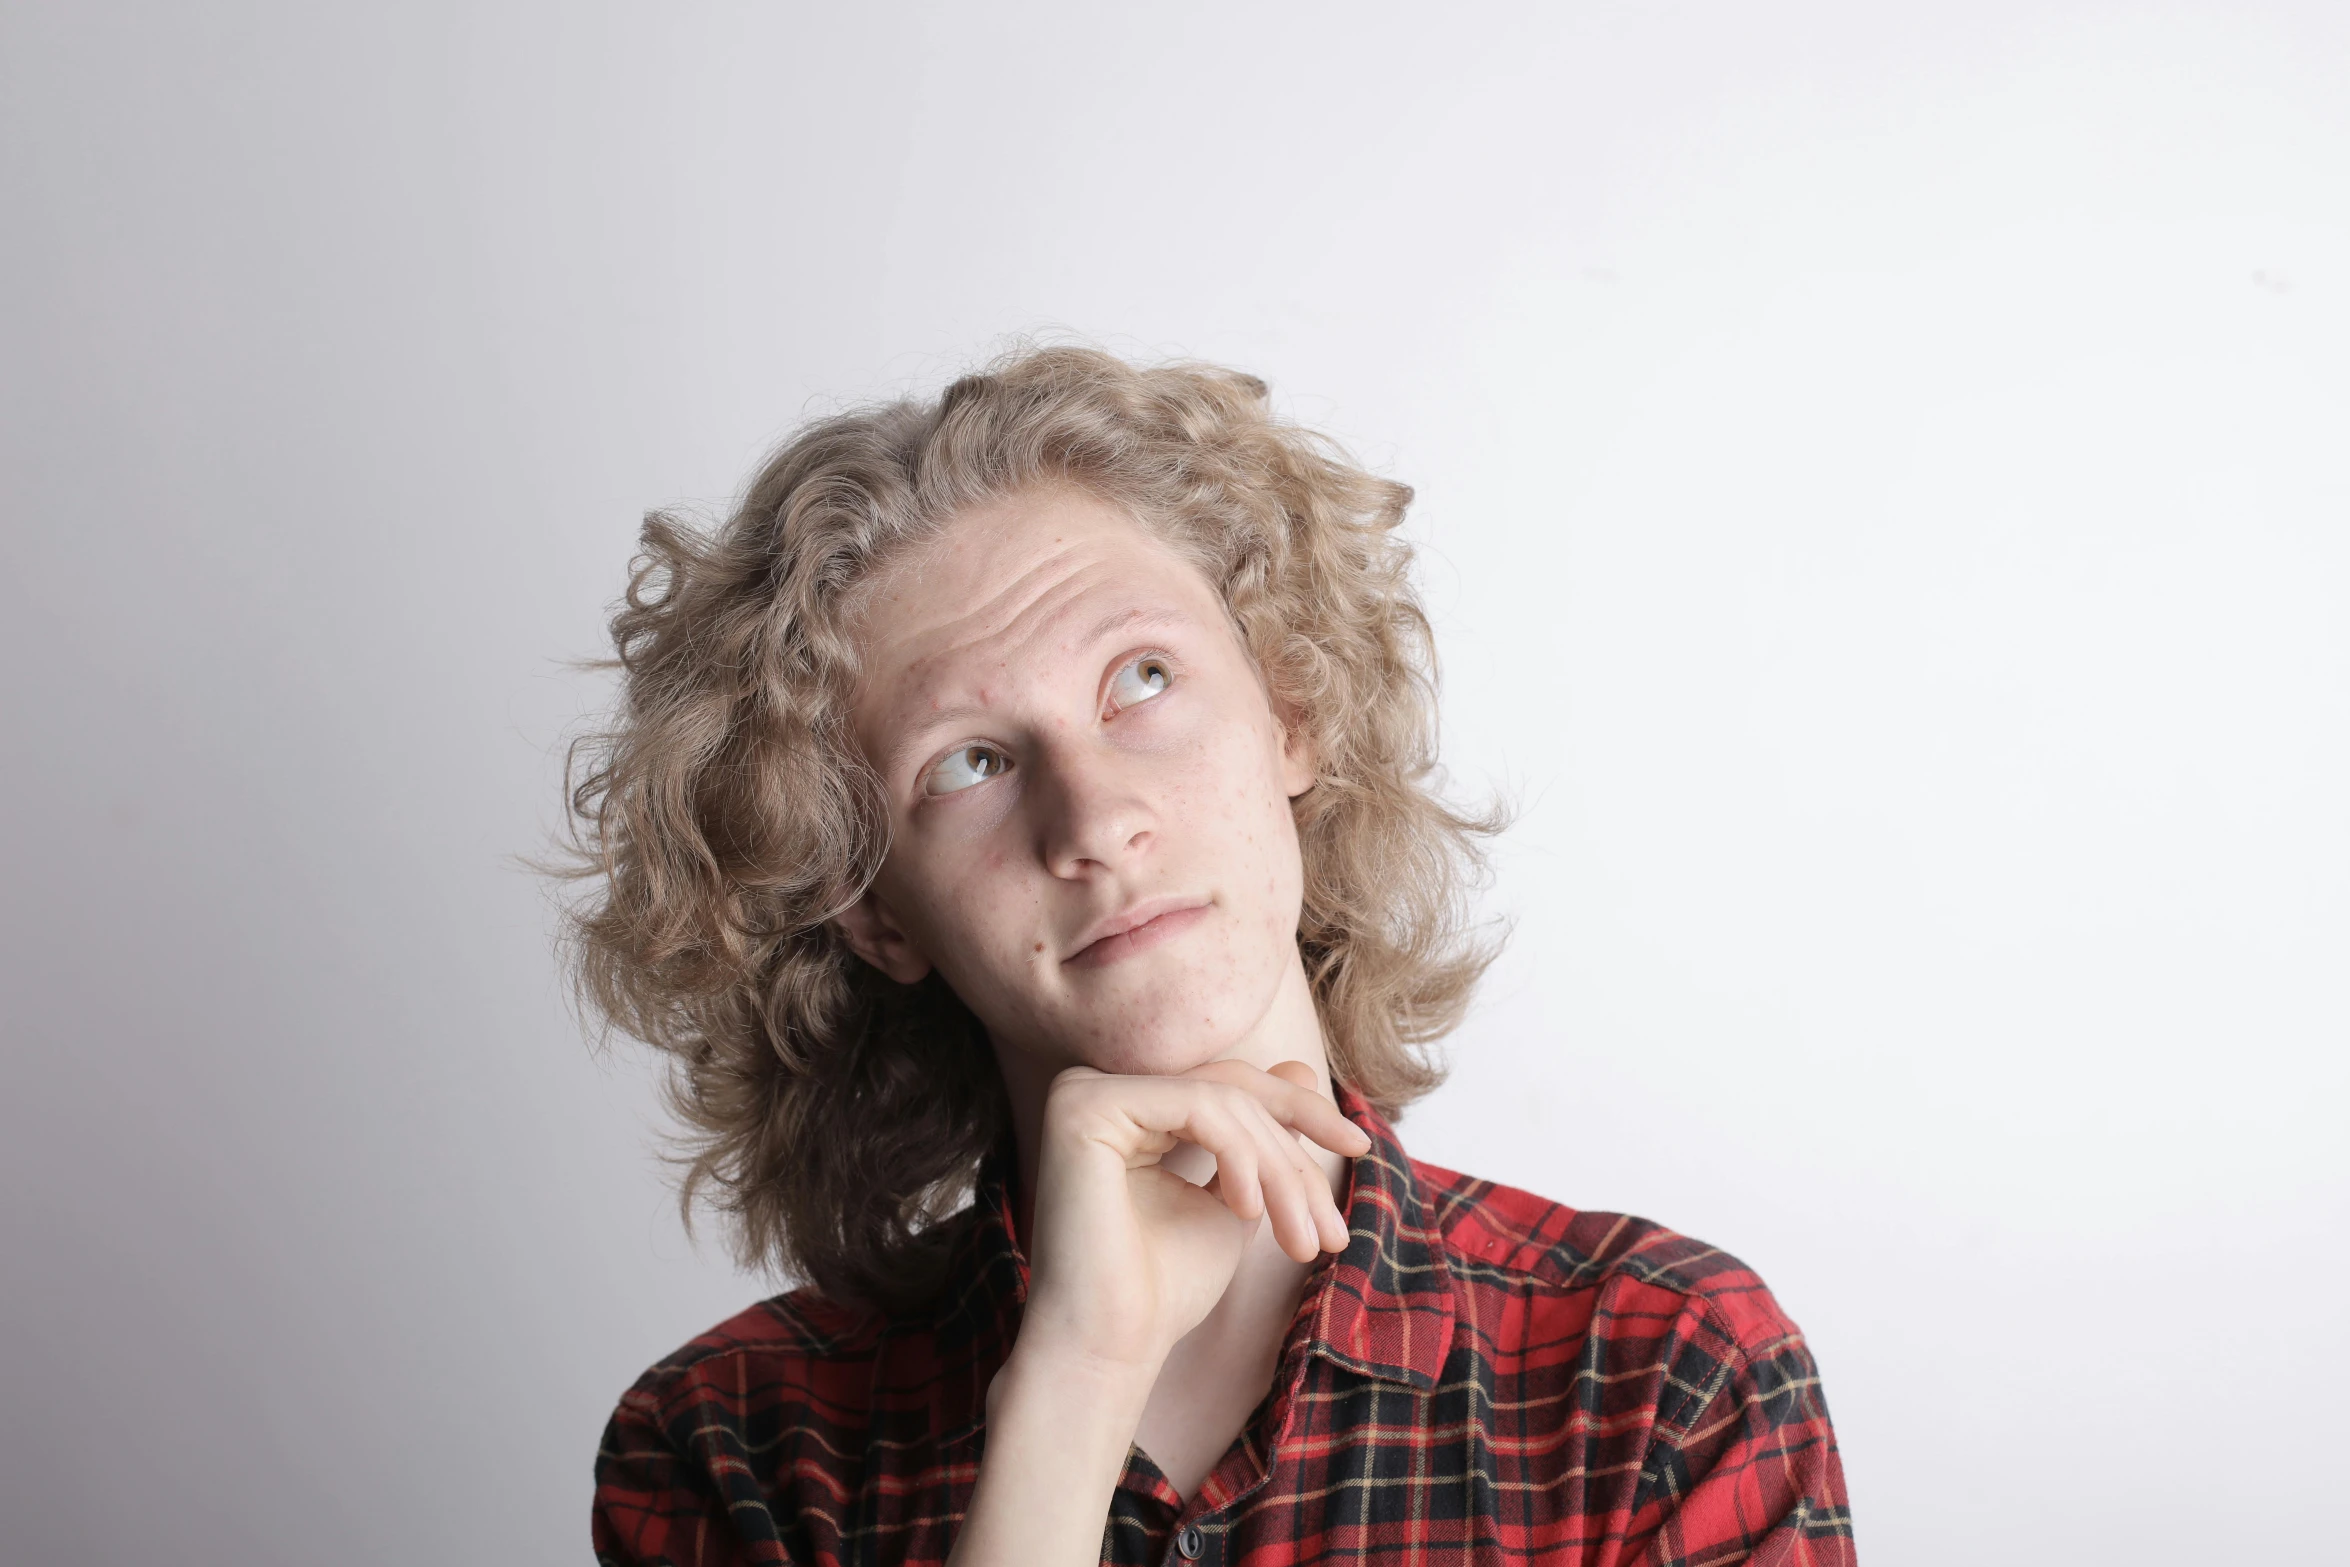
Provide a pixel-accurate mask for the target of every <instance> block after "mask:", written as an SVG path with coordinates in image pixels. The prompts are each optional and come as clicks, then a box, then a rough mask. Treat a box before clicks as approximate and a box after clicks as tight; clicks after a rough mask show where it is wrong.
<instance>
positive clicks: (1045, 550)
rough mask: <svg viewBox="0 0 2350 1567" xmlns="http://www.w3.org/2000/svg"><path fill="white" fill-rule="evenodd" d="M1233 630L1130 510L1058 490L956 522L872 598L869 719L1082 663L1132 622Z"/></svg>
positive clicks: (860, 617) (866, 612)
mask: <svg viewBox="0 0 2350 1567" xmlns="http://www.w3.org/2000/svg"><path fill="white" fill-rule="evenodd" d="M1175 621H1182V622H1189V623H1194V624H1199V625H1205V626H1218V625H1223V624H1225V623H1226V616H1225V611H1224V606H1223V601H1222V599H1221V597H1220V595H1218V593H1217V592H1216V590H1215V589H1214V588H1213V587H1212V586H1211V585H1210V584H1209V582H1208V580H1207V578H1206V577H1205V576H1204V575H1203V574H1202V573H1201V572H1200V570H1199V568H1198V567H1197V566H1195V565H1193V564H1192V562H1191V561H1190V560H1188V559H1186V558H1185V557H1184V556H1183V555H1182V554H1181V553H1179V552H1178V551H1177V550H1176V549H1175V548H1174V547H1172V546H1171V545H1169V544H1167V543H1165V542H1164V541H1162V540H1161V539H1159V538H1157V537H1156V536H1155V535H1153V534H1152V533H1151V532H1150V531H1149V530H1148V529H1146V528H1145V527H1144V526H1143V525H1142V524H1141V523H1140V522H1138V521H1136V520H1135V518H1134V517H1133V516H1132V515H1131V514H1129V513H1128V512H1126V511H1125V510H1124V509H1123V508H1121V507H1119V506H1117V505H1115V504H1113V503H1111V502H1109V501H1105V500H1103V499H1101V498H1099V497H1097V496H1094V495H1092V494H1090V493H1088V492H1085V491H1082V490H1076V489H1070V488H1061V487H1056V488H1052V489H1038V490H1029V491H1023V492H1021V493H1019V494H1016V495H1011V496H1007V497H1004V498H1003V499H1000V500H996V501H990V502H988V503H986V504H984V505H982V506H977V507H974V508H972V509H971V510H969V511H966V512H962V513H959V514H957V515H956V516H955V517H953V518H951V519H949V520H948V522H947V523H946V525H945V526H944V527H943V528H942V529H941V530H940V532H939V533H938V534H937V536H935V537H933V538H930V539H926V540H924V541H923V542H922V543H920V544H918V545H916V546H915V547H914V548H912V549H911V550H909V551H908V552H907V553H906V554H905V555H904V556H903V557H901V558H899V559H898V560H896V561H893V562H891V563H890V564H889V565H888V566H886V567H885V568H883V570H882V571H880V572H879V573H878V574H876V576H875V577H874V578H873V580H872V581H871V583H870V584H869V585H868V586H867V588H866V590H865V591H864V593H863V594H862V595H861V598H860V602H859V604H858V613H857V616H856V621H855V624H856V633H857V641H858V648H859V653H860V663H861V665H862V679H861V681H860V688H861V689H860V700H859V702H858V708H859V711H860V715H861V717H862V718H864V719H866V720H868V721H870V720H874V719H879V718H881V717H883V716H884V714H885V712H886V711H887V710H892V709H897V708H900V707H902V706H904V705H906V704H908V703H909V702H911V703H914V704H916V708H917V711H919V708H920V707H922V706H928V705H930V704H931V703H932V702H935V701H943V700H945V698H946V697H947V696H948V695H949V694H956V695H961V694H965V693H961V692H954V693H949V692H948V691H946V690H944V689H942V688H944V687H950V686H962V685H969V684H972V683H974V682H977V683H979V684H982V685H985V684H989V683H994V684H998V685H1000V684H1003V683H1005V682H1007V681H1011V680H1016V679H1017V678H1019V677H1020V676H1021V675H1023V674H1026V673H1031V672H1036V673H1042V672H1044V671H1045V670H1046V669H1047V668H1049V666H1050V665H1052V664H1053V663H1054V662H1055V661H1056V660H1059V659H1062V658H1067V657H1076V656H1079V655H1082V654H1084V653H1086V652H1087V651H1089V650H1090V648H1091V646H1092V644H1093V643H1095V642H1096V641H1098V640H1100V639H1101V638H1103V637H1105V636H1109V635H1111V634H1112V633H1114V632H1115V631H1116V630H1118V629H1119V627H1120V626H1121V625H1122V624H1133V625H1136V626H1138V627H1139V626H1140V625H1141V624H1143V623H1144V622H1153V623H1160V624H1165V623H1169V622H1175Z"/></svg>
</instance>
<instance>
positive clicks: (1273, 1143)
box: [1257, 1108, 1329, 1262]
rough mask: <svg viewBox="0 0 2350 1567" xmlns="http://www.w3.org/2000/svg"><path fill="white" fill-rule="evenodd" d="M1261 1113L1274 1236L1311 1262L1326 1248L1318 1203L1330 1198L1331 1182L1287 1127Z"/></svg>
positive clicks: (1302, 1259) (1267, 1198)
mask: <svg viewBox="0 0 2350 1567" xmlns="http://www.w3.org/2000/svg"><path fill="white" fill-rule="evenodd" d="M1257 1114H1258V1136H1259V1138H1260V1140H1261V1142H1262V1143H1263V1146H1264V1154H1263V1163H1262V1168H1263V1172H1264V1173H1263V1176H1262V1177H1261V1179H1262V1180H1263V1183H1264V1191H1265V1203H1266V1208H1267V1211H1268V1212H1269V1213H1270V1214H1271V1215H1272V1216H1273V1220H1274V1229H1273V1234H1274V1238H1275V1239H1276V1240H1278V1241H1279V1242H1280V1244H1281V1249H1282V1250H1283V1251H1284V1252H1286V1253H1288V1254H1289V1255H1290V1256H1291V1257H1292V1258H1294V1259H1295V1260H1297V1261H1299V1262H1311V1261H1312V1260H1313V1259H1314V1258H1315V1257H1316V1256H1318V1255H1319V1254H1320V1253H1321V1250H1322V1233H1321V1222H1320V1215H1319V1213H1318V1212H1317V1211H1316V1203H1317V1200H1318V1201H1320V1202H1323V1203H1327V1202H1328V1200H1329V1198H1328V1192H1329V1183H1328V1182H1327V1181H1325V1180H1324V1179H1323V1178H1322V1172H1321V1170H1320V1169H1318V1168H1316V1167H1315V1166H1314V1165H1313V1163H1312V1162H1311V1161H1310V1160H1308V1159H1307V1158H1306V1157H1305V1151H1304V1149H1302V1148H1301V1147H1299V1145H1298V1141H1297V1139H1296V1137H1294V1136H1292V1135H1291V1134H1290V1132H1289V1130H1288V1129H1287V1128H1286V1127H1284V1126H1282V1125H1281V1123H1280V1122H1278V1121H1276V1120H1274V1119H1273V1117H1272V1116H1271V1115H1269V1114H1267V1113H1265V1112H1264V1111H1263V1110H1262V1109H1261V1108H1260V1109H1259V1110H1258V1112H1257ZM1317 1188H1319V1193H1317V1190H1316V1189H1317Z"/></svg>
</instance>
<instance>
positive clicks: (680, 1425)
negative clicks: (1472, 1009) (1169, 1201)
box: [594, 1089, 1853, 1567]
mask: <svg viewBox="0 0 2350 1567" xmlns="http://www.w3.org/2000/svg"><path fill="white" fill-rule="evenodd" d="M1339 1100H1340V1104H1341V1107H1342V1108H1343V1109H1344V1110H1345V1111H1346V1113H1347V1115H1348V1116H1349V1117H1350V1118H1351V1119H1352V1120H1353V1121H1354V1122H1355V1123H1356V1124H1357V1125H1359V1126H1361V1127H1362V1128H1363V1130H1364V1131H1366V1132H1368V1133H1370V1134H1371V1138H1372V1148H1371V1151H1370V1152H1369V1153H1367V1154H1364V1155H1362V1156H1360V1157H1359V1158H1357V1159H1356V1160H1355V1161H1354V1173H1353V1178H1352V1181H1351V1184H1350V1189H1349V1192H1348V1198H1347V1203H1346V1209H1347V1214H1348V1222H1349V1225H1350V1226H1351V1228H1352V1231H1353V1240H1352V1243H1351V1244H1350V1245H1349V1246H1348V1247H1347V1249H1346V1250H1345V1251H1344V1252H1342V1253H1340V1254H1339V1255H1338V1256H1336V1257H1334V1258H1330V1259H1328V1260H1327V1261H1326V1262H1325V1263H1324V1264H1323V1265H1322V1267H1321V1268H1320V1270H1319V1271H1318V1272H1317V1273H1316V1274H1315V1275H1314V1276H1313V1277H1312V1278H1311V1279H1310V1280H1309V1282H1308V1284H1307V1286H1306V1291H1305V1294H1304V1297H1303V1298H1302V1299H1301V1301H1300V1302H1299V1305H1298V1311H1297V1316H1296V1319H1295V1320H1294V1321H1293V1322H1292V1324H1291V1326H1290V1330H1289V1335H1288V1339H1287V1341H1286V1344H1285V1345H1284V1348H1283V1350H1282V1354H1281V1358H1280V1362H1279V1367H1278V1369H1277V1370H1276V1371H1275V1373H1274V1377H1273V1386H1272V1389H1271V1390H1270V1391H1269V1392H1268V1393H1267V1394H1266V1395H1265V1399H1264V1401H1263V1402H1262V1403H1261V1404H1260V1405H1258V1407H1257V1410H1256V1413H1255V1414H1254V1415H1253V1416H1252V1417H1251V1418H1250V1420H1249V1423H1248V1425H1247V1427H1246V1428H1245V1429H1244V1430H1242V1432H1241V1433H1240V1435H1239V1437H1238V1438H1237V1439H1236V1440H1235V1441H1234V1442H1233V1444H1232V1447H1231V1448H1230V1450H1229V1451H1227V1452H1226V1453H1225V1455H1224V1458H1223V1460H1222V1462H1220V1463H1219V1464H1218V1465H1217V1466H1216V1468H1215V1469H1214V1470H1213V1471H1212V1472H1211V1473H1210V1474H1209V1476H1208V1478H1207V1480H1206V1481H1205V1483H1203V1484H1202V1485H1201V1487H1200V1489H1199V1494H1198V1495H1196V1496H1194V1497H1193V1498H1192V1499H1191V1500H1190V1501H1189V1502H1188V1503H1187V1502H1185V1501H1184V1500H1183V1498H1182V1497H1181V1496H1180V1495H1178V1494H1177V1493H1176V1491H1175V1489H1174V1487H1173V1486H1171V1485H1170V1484H1168V1482H1167V1479H1166V1477H1165V1476H1164V1475H1162V1474H1161V1473H1160V1472H1159V1470H1158V1467H1157V1466H1156V1465H1155V1464H1153V1463H1152V1462H1151V1460H1150V1458H1149V1457H1148V1455H1146V1454H1144V1453H1143V1452H1142V1451H1141V1450H1140V1449H1139V1448H1136V1449H1130V1450H1129V1451H1128V1453H1127V1458H1126V1468H1125V1472H1124V1474H1123V1476H1122V1477H1121V1479H1120V1481H1119V1484H1118V1489H1117V1492H1116V1494H1115V1496H1114V1497H1113V1499H1112V1501H1111V1504H1110V1512H1109V1516H1108V1518H1107V1520H1106V1523H1105V1528H1104V1531H1103V1535H1102V1560H1103V1561H1104V1562H1105V1563H1137V1564H1140V1563H1150V1564H1154V1567H1156V1564H1161V1563H1164V1564H1168V1567H1191V1564H1194V1563H1198V1564H1205V1567H1228V1564H1229V1567H1276V1564H1282V1563H1293V1562H1381V1563H1386V1562H1394V1563H1404V1562H1422V1561H1427V1562H1434V1561H1437V1560H1443V1561H1448V1562H1450V1561H1462V1562H1479V1563H1513V1562H1544V1563H1554V1562H1555V1563H1565V1562H1575V1563H1589V1564H1594V1567H1597V1564H1610V1567H1626V1564H1633V1563H1638V1564H1643V1567H1682V1564H1688V1567H1700V1564H1712V1563H1727V1562H1746V1561H1752V1562H1770V1563H1806V1564H1823V1567H1824V1564H1836V1567H1848V1564H1849V1563H1850V1562H1851V1561H1852V1559H1853V1549H1852V1528H1851V1521H1850V1514H1849V1513H1848V1511H1847V1510H1846V1507H1845V1499H1844V1474H1843V1469H1842V1466H1841V1464H1840V1462H1839V1460H1838V1458H1837V1453H1836V1438H1835V1435H1834V1433H1833V1432H1832V1431H1830V1430H1829V1427H1828V1410H1827V1405H1826V1404H1825V1403H1824V1402H1823V1401H1822V1398H1821V1394H1820V1381H1819V1373H1818V1371H1817V1369H1816V1368H1815V1367H1814V1366H1813V1364H1812V1358H1811V1353H1810V1351H1809V1350H1808V1349H1807V1348H1806V1347H1805V1345H1804V1342H1803V1337H1802V1335H1801V1334H1800V1333H1799V1332H1798V1331H1797V1329H1796V1327H1795V1324H1794V1323H1792V1322H1790V1321H1789V1320H1788V1319H1787V1316H1786V1314H1785V1313H1784V1312H1782V1311H1781V1310H1780V1309H1779V1306H1778V1303H1777V1302H1776V1301H1774V1300H1772V1298H1771V1296H1770V1293H1769V1291H1767V1290H1766V1289H1764V1287H1763V1284H1762V1281H1761V1280H1760V1279H1758V1278H1756V1277H1755V1276H1754V1275H1753V1274H1752V1273H1750V1272H1748V1271H1747V1270H1746V1268H1745V1267H1743V1266H1742V1265H1741V1264H1740V1263H1739V1262H1738V1261H1737V1260H1736V1259H1735V1258H1732V1257H1730V1256H1727V1255H1725V1254H1724V1253H1722V1252H1719V1251H1716V1250H1714V1249H1713V1248H1711V1247H1709V1246H1704V1245H1701V1244H1699V1243H1698V1242H1696V1241H1692V1240H1688V1239H1685V1238H1684V1237H1682V1236H1679V1235H1676V1234H1674V1233H1673V1232H1671V1231H1670V1230H1665V1229H1660V1228H1659V1227H1657V1226H1656V1225H1653V1224H1650V1223H1648V1222H1646V1221H1645V1220H1641V1219H1631V1218H1625V1217H1623V1216H1621V1215H1617V1214H1609V1213H1578V1212H1576V1211H1575V1210H1574V1209H1572V1208H1563V1207H1560V1206H1559V1205H1558V1204H1557V1203H1553V1202H1547V1201H1544V1200H1543V1199H1542V1198H1539V1197H1535V1196H1531V1195H1529V1194H1528V1193H1525V1192H1521V1191H1515V1190H1512V1189H1511V1188H1509V1187H1506V1186H1496V1185H1494V1184H1492V1183H1491V1182H1489V1181H1479V1180H1473V1179H1471V1178H1469V1177H1467V1176H1463V1175H1456V1174H1454V1173H1453V1172H1451V1171H1449V1170H1442V1169H1438V1168H1436V1167H1435V1166H1433V1165H1427V1164H1421V1163H1419V1162H1418V1161H1416V1160H1413V1159H1410V1158H1407V1157H1406V1156H1405V1154H1404V1152H1403V1149H1402V1148H1401V1147H1399V1146H1398V1145H1397V1143H1396V1141H1395V1134H1394V1132H1393V1131H1392V1130H1390V1129H1389V1127H1388V1126H1387V1124H1386V1123H1385V1122H1384V1121H1382V1120H1381V1119H1380V1118H1379V1117H1378V1115H1377V1114H1376V1113H1374V1112H1373V1111H1371V1110H1370V1109H1369V1108H1368V1107H1367V1106H1366V1105H1365V1104H1364V1103H1363V1102H1362V1101H1361V1100H1360V1099H1359V1098H1357V1097H1355V1096H1354V1095H1353V1094H1351V1093H1349V1092H1347V1091H1345V1090H1344V1089H1341V1090H1340V1094H1339ZM1008 1170H1009V1161H1008V1159H1007V1158H1006V1157H1005V1156H1004V1155H1003V1154H1001V1153H999V1154H998V1155H997V1156H996V1157H995V1158H993V1159H991V1160H990V1161H989V1163H988V1165H987V1166H986V1167H985V1169H983V1171H982V1175H981V1181H980V1189H979V1195H978V1200H977V1201H976V1202H975V1203H974V1204H973V1206H972V1207H971V1208H970V1209H968V1210H966V1211H965V1213H964V1215H963V1216H962V1218H961V1220H960V1222H961V1223H962V1225H963V1226H964V1233H963V1234H962V1235H961V1237H960V1238H959V1241H958V1249H957V1251H956V1254H955V1266H954V1270H953V1272H952V1273H951V1274H950V1287H949V1288H948V1289H947V1290H946V1291H945V1292H944V1293H943V1296H942V1299H941V1301H940V1303H939V1304H938V1305H937V1306H936V1307H934V1308H933V1309H931V1310H929V1311H927V1312H925V1313H922V1314H919V1315H918V1316H915V1317H911V1318H909V1317H897V1318H887V1317H883V1316H880V1315H877V1314H874V1313H870V1312H863V1311H857V1310H852V1309H848V1308H844V1307H841V1306H837V1305H834V1304H832V1303H831V1302H828V1301H825V1300H823V1299H820V1298H817V1297H814V1296H811V1295H809V1294H808V1293H806V1292H805V1291H796V1292H794V1293H791V1294H787V1295H780V1296H777V1297H776V1298H775V1299H773V1300H769V1301H765V1302H763V1303H761V1304H759V1305H757V1306H754V1307H752V1308H751V1309H750V1310H748V1311H746V1312H744V1313H742V1314H741V1315H740V1316H738V1317H736V1318H734V1319H733V1320H732V1321H729V1322H726V1323H722V1324H720V1325H719V1326H718V1327H716V1328H714V1329H712V1330H711V1331H710V1332H708V1333H705V1334H704V1335H702V1336H701V1337H700V1338H698V1339H696V1340H694V1341H693V1342H692V1343H691V1344H689V1345H687V1346H686V1347H685V1348H684V1349H683V1350H681V1351H679V1352H678V1353H677V1354H676V1355H674V1356H672V1357H671V1358H670V1359H668V1360H666V1361H664V1362H663V1363H662V1364H660V1365H658V1366H656V1367H654V1368H653V1369H652V1370H651V1371H649V1372H647V1373H646V1374H645V1376H644V1377H643V1378H642V1379H640V1380H639V1381H638V1383H637V1384H636V1386H635V1387H634V1388H632V1389H631V1390H630V1391H629V1392H628V1394H627V1396H626V1397H624V1398H623V1399H622V1400H621V1402H620V1408H619V1410H618V1412H617V1413H615V1414H614V1415H613V1417H612V1422H611V1425H610V1427H609V1428H608V1429H607V1430H606V1432H605V1435H604V1443H603V1448H602V1451H601V1452H600V1453H599V1454H598V1457H597V1465H596V1497H595V1514H594V1530H595V1546H596V1553H597V1557H598V1559H599V1561H601V1562H603V1563H606V1564H622V1563H629V1564H636V1563H643V1564H655V1563H658V1564H664V1567H669V1564H674V1567H688V1564H691V1567H716V1564H719V1563H729V1564H732V1563H745V1564H747V1563H790V1564H795V1567H816V1564H819V1563H822V1564H826V1567H833V1564H846V1563H851V1562H857V1563H941V1562H944V1561H945V1560H946V1556H947V1551H948V1548H949V1547H950V1546H951V1545H952V1544H953V1541H954V1535H955V1527H956V1525H957V1523H958V1522H959V1521H960V1520H961V1518H962V1517H963V1515H964V1512H965V1510H966V1509H967V1508H968V1507H969V1506H970V1502H971V1488H972V1484H973V1482H974V1481H975V1480H976V1479H977V1477H978V1474H979V1460H980V1452H981V1449H982V1446H983V1444H984V1441H985V1436H986V1432H985V1429H984V1419H983V1415H984V1410H985V1400H986V1395H987V1387H988V1382H989V1380H990V1379H991V1378H992V1377H993V1376H994V1375H995V1372H996V1369H997V1368H998V1367H999V1366H1001V1365H1002V1364H1003V1362H1004V1358H1005V1356H1006V1355H1007V1354H1008V1353H1009V1351H1010V1349H1011V1347H1012V1340H1013V1337H1014V1335H1015V1333H1016V1332H1017V1331H1018V1327H1019V1319H1020V1306H1021V1301H1022V1300H1023V1298H1024V1296H1025V1294H1026V1288H1027V1280H1028V1266H1027V1262H1026V1261H1025V1259H1024V1258H1023V1257H1022V1256H1021V1254H1020V1251H1019V1248H1018V1246H1017V1245H1016V1243H1015V1240H1014V1236H1013V1233H1012V1224H1011V1218H1010V1214H1011V1211H1012V1209H1011V1206H1010V1200H1011V1199H1010V1193H1009V1191H1008V1189H1007V1179H1006V1176H1007V1173H1008Z"/></svg>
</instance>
